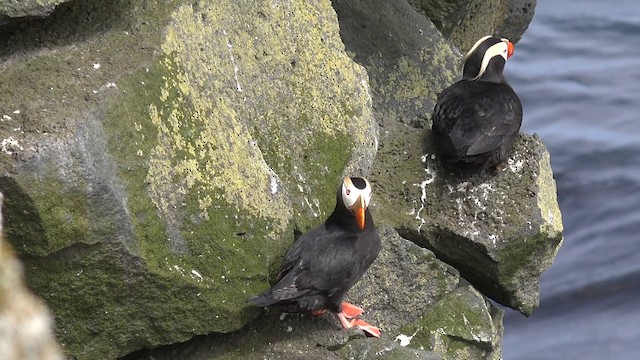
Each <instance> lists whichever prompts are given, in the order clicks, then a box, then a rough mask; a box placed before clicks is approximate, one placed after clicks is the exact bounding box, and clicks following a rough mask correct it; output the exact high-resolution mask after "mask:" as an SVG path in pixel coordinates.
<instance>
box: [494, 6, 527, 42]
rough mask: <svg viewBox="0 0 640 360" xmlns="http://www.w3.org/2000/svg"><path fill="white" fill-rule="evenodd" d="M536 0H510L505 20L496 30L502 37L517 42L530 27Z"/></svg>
mask: <svg viewBox="0 0 640 360" xmlns="http://www.w3.org/2000/svg"><path fill="white" fill-rule="evenodd" d="M536 3H537V1H536V0H510V2H509V10H508V12H507V15H506V16H505V18H504V22H503V23H502V24H501V25H500V26H499V27H498V28H497V30H496V31H495V33H496V34H500V36H502V37H506V38H507V39H509V40H510V41H512V42H514V43H516V42H518V41H520V39H521V38H522V34H523V33H524V32H525V30H526V29H527V28H528V27H529V23H531V19H533V14H534V13H535V9H536Z"/></svg>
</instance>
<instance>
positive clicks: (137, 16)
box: [0, 1, 377, 359]
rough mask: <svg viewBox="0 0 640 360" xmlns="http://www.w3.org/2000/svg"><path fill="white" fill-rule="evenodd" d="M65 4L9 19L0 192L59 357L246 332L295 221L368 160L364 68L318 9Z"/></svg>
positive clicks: (310, 219) (318, 209) (364, 168)
mask: <svg viewBox="0 0 640 360" xmlns="http://www.w3.org/2000/svg"><path fill="white" fill-rule="evenodd" d="M62 10H63V12H62V13H59V12H56V13H54V14H53V15H52V17H53V19H45V20H42V21H35V20H30V21H29V22H28V23H27V24H23V23H18V24H14V25H12V26H13V28H12V29H9V30H6V31H7V33H8V34H13V36H10V37H9V38H7V39H5V40H4V42H5V44H7V45H9V47H8V48H9V49H12V47H11V46H12V45H15V46H16V47H15V48H13V49H14V50H13V52H11V50H9V51H8V52H9V53H5V54H4V56H5V57H4V58H3V63H2V68H4V71H3V73H2V74H1V75H0V98H2V99H3V101H2V104H0V113H1V115H2V116H3V122H2V124H1V128H0V136H1V137H2V139H3V141H2V154H1V155H0V156H1V157H2V161H1V164H2V174H3V176H2V177H1V178H0V189H1V190H2V191H3V192H5V194H6V197H7V208H6V211H5V214H6V217H7V218H8V219H9V223H8V226H7V235H8V239H9V241H10V242H11V243H12V244H13V246H14V247H15V249H16V250H17V251H18V252H19V254H20V255H21V257H22V258H23V259H24V261H25V262H26V267H27V269H28V273H27V275H28V278H29V283H30V285H31V286H32V287H33V288H34V289H36V290H37V291H38V293H39V294H41V295H42V296H43V297H44V298H45V299H46V300H47V302H48V304H49V305H50V306H51V308H52V310H53V312H54V314H55V316H56V322H57V334H58V336H59V337H60V339H61V342H62V344H63V346H64V347H65V351H66V352H67V353H68V354H70V355H73V356H75V357H77V358H79V359H84V358H87V359H89V358H113V357H117V356H121V355H124V354H126V353H128V352H130V351H133V350H135V349H139V348H143V347H153V346H158V345H161V344H167V343H172V342H177V341H184V340H186V339H188V338H190V337H193V336H194V335H198V334H204V333H208V332H228V331H233V330H237V329H239V328H241V327H242V326H244V325H245V324H246V323H247V322H248V321H250V320H252V319H253V318H255V316H257V315H258V314H259V310H258V309H255V308H250V307H248V306H247V304H246V300H247V299H248V298H249V297H250V296H251V295H253V294H255V293H257V292H258V291H260V290H262V289H264V288H265V287H266V286H267V285H268V284H267V279H268V278H269V274H270V272H272V271H275V270H274V267H277V266H279V262H280V257H281V256H282V254H283V253H284V251H285V250H286V248H287V247H288V245H289V244H290V243H291V241H292V240H293V228H294V227H297V228H300V229H301V230H306V229H308V228H309V227H311V226H312V225H315V224H316V223H318V222H320V221H322V220H323V218H324V217H326V215H327V214H328V212H329V211H331V210H332V209H333V206H334V204H335V188H336V186H337V184H338V183H339V179H340V178H341V176H342V174H343V172H345V171H346V172H349V173H367V172H368V171H369V169H370V168H371V164H372V160H373V157H374V156H375V151H376V145H377V127H376V124H375V122H374V121H373V117H372V113H371V103H370V95H369V90H368V81H367V75H366V73H365V71H364V69H363V68H362V67H360V66H359V65H357V64H356V63H354V62H353V61H352V60H351V59H350V58H349V57H348V56H347V55H346V53H345V51H344V45H343V44H342V42H341V40H340V37H339V32H338V22H337V19H336V16H335V13H334V12H333V10H332V9H331V6H330V3H328V2H324V1H317V2H282V3H273V2H270V1H263V2H258V3H255V2H242V3H238V2H236V1H202V2H199V3H198V4H195V5H194V4H192V3H191V2H180V1H178V2H171V3H166V2H162V3H153V4H150V3H148V2H146V1H126V2H125V1H123V2H118V3H117V4H115V5H114V4H111V3H109V4H105V3H103V2H97V1H88V2H75V3H73V6H71V4H70V6H65V8H64V9H62ZM121 14H127V15H126V16H121ZM84 17H88V18H90V19H92V20H93V21H87V22H86V23H83V22H80V23H79V24H76V23H75V22H77V21H78V18H84ZM54 20H55V21H54ZM71 24H73V25H71ZM50 27H53V28H50ZM66 27H69V28H66ZM69 33H72V34H71V35H69ZM76 33H77V34H76ZM60 34H63V35H64V36H65V39H73V38H74V37H75V36H78V37H79V39H81V40H79V41H78V42H77V43H75V44H73V45H72V46H66V45H65V44H64V41H62V43H59V42H58V41H59V40H58V38H57V37H56V36H57V35H60ZM67 35H68V37H67ZM18 44H19V45H18ZM16 48H18V49H20V51H17V50H15V49H16ZM5 49H7V48H5Z"/></svg>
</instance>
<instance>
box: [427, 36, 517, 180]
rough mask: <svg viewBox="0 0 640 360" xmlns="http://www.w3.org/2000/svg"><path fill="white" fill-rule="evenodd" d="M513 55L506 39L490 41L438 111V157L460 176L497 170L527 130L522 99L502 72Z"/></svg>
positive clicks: (480, 46) (472, 56) (477, 48)
mask: <svg viewBox="0 0 640 360" xmlns="http://www.w3.org/2000/svg"><path fill="white" fill-rule="evenodd" d="M512 54H513V44H511V43H510V42H509V40H507V39H498V38H495V37H491V36H485V37H483V38H482V39H480V40H478V42H476V44H475V45H474V46H473V47H472V48H471V50H469V52H468V53H467V55H466V56H465V57H464V71H463V76H462V80H460V81H458V82H456V83H455V84H453V85H451V86H449V87H448V88H446V89H445V90H444V91H442V93H440V95H439V96H438V101H437V103H436V105H435V107H434V109H433V114H432V119H433V131H432V133H433V137H434V143H435V146H436V152H437V153H438V155H439V156H440V157H441V158H443V159H444V160H445V162H446V163H447V164H449V165H451V166H453V167H455V168H457V169H460V170H470V171H481V170H483V169H491V170H496V169H499V168H501V167H502V166H503V163H504V162H505V161H506V160H507V158H508V157H509V153H510V152H511V148H512V146H513V142H514V140H515V138H516V136H517V135H518V131H519V130H520V125H521V124H522V104H521V102H520V98H518V95H516V93H515V92H514V91H513V89H512V88H511V86H509V84H508V83H507V81H506V80H505V78H504V76H503V75H502V71H503V69H504V65H505V63H506V61H507V59H508V58H509V57H510V56H511V55H512Z"/></svg>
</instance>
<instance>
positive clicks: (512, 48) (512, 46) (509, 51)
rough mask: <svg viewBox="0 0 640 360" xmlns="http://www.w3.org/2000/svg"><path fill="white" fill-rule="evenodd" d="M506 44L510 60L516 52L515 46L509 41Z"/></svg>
mask: <svg viewBox="0 0 640 360" xmlns="http://www.w3.org/2000/svg"><path fill="white" fill-rule="evenodd" d="M506 42H507V59H508V58H510V57H511V56H513V51H514V50H515V46H514V45H513V43H512V42H511V41H509V40H507V41H506Z"/></svg>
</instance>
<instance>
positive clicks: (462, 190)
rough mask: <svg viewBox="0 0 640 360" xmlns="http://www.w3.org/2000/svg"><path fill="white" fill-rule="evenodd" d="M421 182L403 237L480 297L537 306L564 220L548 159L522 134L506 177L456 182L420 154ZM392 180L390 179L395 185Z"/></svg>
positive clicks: (522, 309) (535, 141)
mask: <svg viewBox="0 0 640 360" xmlns="http://www.w3.org/2000/svg"><path fill="white" fill-rule="evenodd" d="M425 154H426V155H425V156H424V157H423V159H424V164H425V168H424V176H423V178H422V181H415V182H414V180H408V179H407V182H410V181H411V182H410V184H412V185H413V184H415V185H413V186H415V187H417V188H418V189H419V194H418V193H415V191H414V193H413V194H410V195H409V198H412V199H413V200H412V202H413V204H414V205H413V210H412V215H411V217H412V218H413V221H414V224H413V225H410V224H409V223H404V225H400V226H398V228H399V231H400V233H401V234H403V235H404V236H405V237H408V238H411V239H412V240H414V241H415V242H416V243H418V244H421V245H423V246H426V247H427V248H429V249H432V250H433V251H434V252H435V253H436V255H438V257H439V258H441V259H443V260H445V261H447V262H448V263H449V264H452V265H453V266H455V267H456V269H458V270H459V271H460V272H461V274H462V275H463V276H464V277H465V278H466V279H467V280H469V281H470V282H471V283H472V284H474V285H475V286H476V287H477V288H478V289H479V290H480V291H482V293H483V294H485V295H487V296H489V297H491V298H492V299H494V300H496V301H497V302H499V303H501V304H503V305H505V306H509V307H511V308H513V309H516V310H519V311H520V312H522V313H523V314H525V315H530V314H531V313H532V312H533V311H534V310H535V309H536V308H537V307H538V303H539V294H540V288H539V278H540V275H541V274H542V272H543V271H544V270H546V269H547V268H548V267H549V266H550V265H551V263H552V261H553V259H554V258H555V255H556V253H557V251H558V249H559V248H560V245H561V243H562V239H563V237H562V217H561V214H560V210H559V208H558V202H557V198H556V187H555V181H554V180H553V175H552V172H551V165H550V163H549V153H548V152H547V151H546V149H545V147H544V145H543V144H542V143H541V142H540V140H539V139H538V138H537V137H535V136H534V137H532V136H529V135H523V134H521V135H520V136H519V137H518V139H517V140H516V143H515V145H514V151H513V153H512V155H511V157H510V159H509V165H508V167H507V169H506V170H505V171H503V172H502V173H500V174H498V175H497V176H490V175H480V176H473V177H470V178H463V179H461V178H457V177H455V176H453V175H451V174H449V173H448V172H447V171H445V170H443V169H441V168H440V166H439V164H438V162H437V159H433V158H432V157H431V156H430V155H429V154H433V152H432V151H431V150H427V151H426V152H425ZM394 180H395V179H394Z"/></svg>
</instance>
